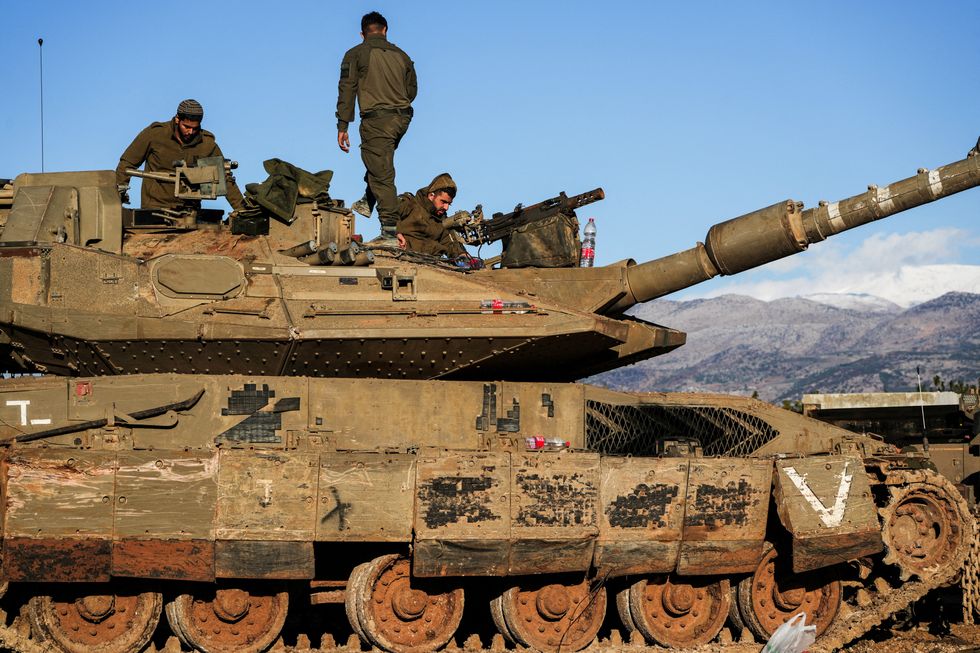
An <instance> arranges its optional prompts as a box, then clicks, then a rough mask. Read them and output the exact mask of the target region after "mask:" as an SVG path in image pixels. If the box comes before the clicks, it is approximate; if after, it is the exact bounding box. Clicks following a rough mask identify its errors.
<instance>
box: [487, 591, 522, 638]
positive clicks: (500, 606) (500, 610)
mask: <svg viewBox="0 0 980 653" xmlns="http://www.w3.org/2000/svg"><path fill="white" fill-rule="evenodd" d="M490 617H491V618H492V619H493V625H494V626H496V627H497V632H499V633H500V634H501V635H503V636H504V639H506V640H507V641H508V642H510V643H511V644H515V645H516V644H518V641H517V638H516V637H514V633H512V632H510V628H508V627H507V620H506V619H504V597H503V595H500V596H497V597H495V598H494V599H493V600H491V601H490Z"/></svg>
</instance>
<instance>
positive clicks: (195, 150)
mask: <svg viewBox="0 0 980 653" xmlns="http://www.w3.org/2000/svg"><path fill="white" fill-rule="evenodd" d="M202 120H204V107H202V106H201V103H200V102H198V101H197V100H184V101H183V102H181V103H180V104H179V105H178V106H177V115H175V116H174V117H173V119H172V120H167V121H164V122H154V123H151V124H150V126H149V127H147V128H146V129H144V130H143V131H141V132H140V133H139V134H138V135H137V136H136V138H135V139H133V142H132V143H130V144H129V147H127V148H126V151H125V152H123V153H122V156H121V157H119V165H118V166H116V184H117V185H118V186H119V190H120V193H122V194H123V199H124V201H129V200H128V198H127V197H126V190H127V189H128V187H129V175H127V174H126V168H139V167H140V166H141V165H143V163H144V162H145V163H146V172H173V171H174V162H175V161H184V162H185V163H187V164H188V165H194V163H196V162H197V160H198V159H203V158H206V157H211V156H220V157H222V158H224V154H222V153H221V148H220V147H218V144H217V143H216V142H215V140H214V134H212V133H211V132H209V131H207V130H206V129H201V121H202ZM227 182H228V188H227V197H228V203H229V204H231V206H232V208H233V209H235V210H236V211H238V210H241V209H242V208H243V207H244V200H243V198H242V192H241V191H240V190H239V189H238V185H237V184H236V183H235V178H234V177H232V176H231V175H230V174H229V175H228V178H227ZM140 206H141V207H142V208H144V209H173V210H178V209H186V208H200V206H201V203H200V202H192V201H189V200H180V199H177V198H176V197H175V196H174V188H173V184H169V183H167V182H162V181H157V180H155V179H143V190H142V192H141V193H140Z"/></svg>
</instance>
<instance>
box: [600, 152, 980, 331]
mask: <svg viewBox="0 0 980 653" xmlns="http://www.w3.org/2000/svg"><path fill="white" fill-rule="evenodd" d="M978 185H980V156H978V155H977V154H975V153H972V152H971V154H970V155H968V156H967V158H965V159H963V160H961V161H956V162H954V163H950V164H949V165H945V166H942V167H940V168H937V169H935V170H927V169H924V168H923V169H919V171H918V173H917V174H916V175H915V176H913V177H909V178H907V179H902V180H901V181H897V182H895V183H893V184H890V185H888V186H875V185H871V186H868V190H867V191H866V192H864V193H861V194H860V195H854V196H853V197H848V198H847V199H843V200H839V201H836V202H820V204H819V206H816V207H813V208H809V209H804V208H803V204H802V203H800V202H796V201H793V200H786V201H784V202H779V203H777V204H773V205H772V206H769V207H766V208H764V209H759V210H757V211H753V212H752V213H748V214H746V215H743V216H740V217H737V218H733V219H731V220H728V221H726V222H721V223H719V224H716V225H714V226H713V227H711V229H710V230H709V231H708V235H707V237H706V238H705V241H704V243H700V242H699V243H697V245H695V246H694V247H692V248H691V249H688V250H684V251H681V252H676V253H674V254H670V255H668V256H664V257H662V258H658V259H655V260H652V261H648V262H646V263H642V264H639V265H635V264H634V265H629V266H628V267H627V269H626V277H627V283H628V285H629V293H628V294H627V296H626V297H624V298H622V299H621V300H620V301H618V302H617V303H616V304H615V305H613V306H612V307H610V309H608V311H607V312H608V313H617V312H622V311H623V310H626V309H627V308H629V307H630V306H632V305H634V304H637V303H639V302H645V301H649V300H651V299H656V298H657V297H663V296H664V295H669V294H671V293H673V292H676V291H678V290H682V289H684V288H689V287H691V286H693V285H695V284H698V283H701V282H702V281H707V280H708V279H711V278H712V277H716V276H718V275H731V274H738V273H739V272H744V271H745V270H749V269H751V268H754V267H758V266H760V265H764V264H766V263H769V262H771V261H776V260H778V259H781V258H784V257H786V256H790V255H792V254H797V253H799V252H802V251H804V250H805V249H806V248H807V247H808V246H809V245H810V244H811V243H817V242H820V241H821V240H825V239H827V238H828V237H830V236H833V235H834V234H838V233H841V232H842V231H847V230H848V229H853V228H854V227H859V226H861V225H863V224H867V223H869V222H873V221H875V220H880V219H882V218H887V217H888V216H891V215H894V214H896V213H900V212H902V211H907V210H908V209H911V208H915V207H917V206H921V205H923V204H928V203H929V202H934V201H936V200H938V199H942V198H944V197H948V196H950V195H954V194H956V193H959V192H960V191H964V190H967V189H969V188H973V187H975V186H978Z"/></svg>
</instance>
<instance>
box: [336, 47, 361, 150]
mask: <svg viewBox="0 0 980 653" xmlns="http://www.w3.org/2000/svg"><path fill="white" fill-rule="evenodd" d="M356 97H357V57H356V53H355V51H354V50H349V51H348V52H347V54H345V55H344V60H343V61H342V62H341V64H340V81H339V82H338V84H337V131H338V132H346V131H347V127H348V125H350V123H352V122H354V101H355V99H356Z"/></svg>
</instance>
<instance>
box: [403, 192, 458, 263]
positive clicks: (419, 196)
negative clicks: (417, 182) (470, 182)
mask: <svg viewBox="0 0 980 653" xmlns="http://www.w3.org/2000/svg"><path fill="white" fill-rule="evenodd" d="M434 212H435V207H434V206H432V202H430V201H429V198H428V191H427V189H426V188H421V189H419V191H418V192H417V193H415V194H414V195H413V194H412V193H402V194H401V195H399V196H398V233H400V234H402V235H403V236H405V241H406V243H407V244H408V249H410V250H412V251H413V252H422V253H423V254H431V255H433V256H442V255H446V256H449V257H456V256H459V255H460V254H465V253H466V249H464V248H463V245H462V243H460V242H459V241H457V240H456V239H455V238H453V235H452V232H451V231H449V230H448V229H446V228H445V227H443V226H442V218H440V217H438V216H436V215H435V214H434Z"/></svg>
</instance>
